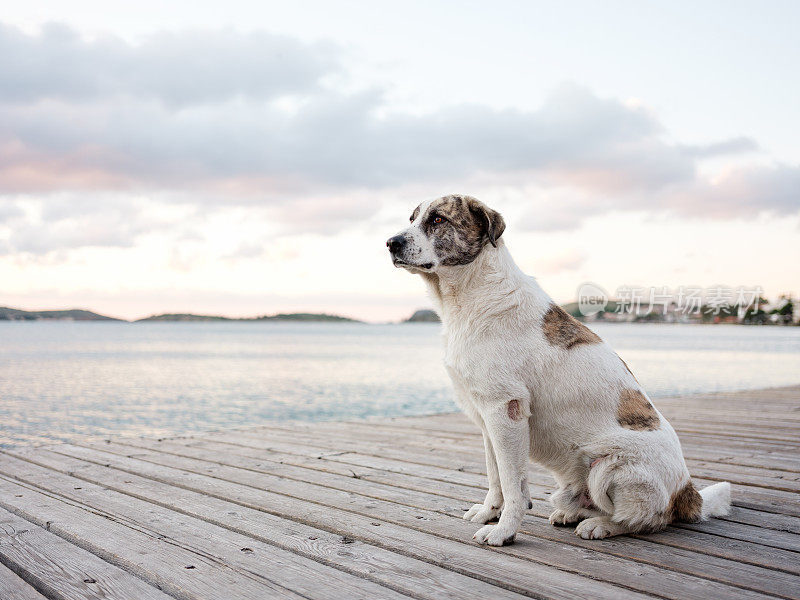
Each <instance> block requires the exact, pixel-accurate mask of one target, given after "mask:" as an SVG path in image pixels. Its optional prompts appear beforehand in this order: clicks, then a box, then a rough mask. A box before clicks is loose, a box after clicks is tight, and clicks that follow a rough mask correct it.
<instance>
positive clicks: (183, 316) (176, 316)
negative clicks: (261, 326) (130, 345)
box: [135, 313, 362, 323]
mask: <svg viewBox="0 0 800 600" xmlns="http://www.w3.org/2000/svg"><path fill="white" fill-rule="evenodd" d="M145 321H305V322H309V321H311V322H331V321H334V322H346V323H361V322H362V321H359V320H357V319H351V318H349V317H342V316H339V315H329V314H327V313H278V314H275V315H263V316H260V317H241V318H231V317H220V316H217V315H193V314H188V313H165V314H163V315H153V316H151V317H146V318H144V319H137V320H136V321H135V322H136V323H142V322H145Z"/></svg>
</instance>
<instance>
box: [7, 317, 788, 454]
mask: <svg viewBox="0 0 800 600" xmlns="http://www.w3.org/2000/svg"><path fill="white" fill-rule="evenodd" d="M593 329H595V330H596V331H597V332H598V333H599V334H600V335H601V336H602V337H603V338H604V339H605V340H606V341H608V342H609V343H610V344H611V345H612V346H613V347H614V348H615V349H616V350H617V351H618V352H619V354H620V355H621V356H622V357H623V358H624V359H625V361H626V362H627V363H628V365H629V366H630V368H631V369H632V370H633V371H634V372H635V373H636V376H637V377H638V378H639V380H640V381H641V382H642V383H643V384H644V386H645V388H646V389H647V391H648V392H649V394H650V396H651V397H653V398H658V397H659V396H665V395H670V394H682V393H691V392H709V391H716V390H736V389H746V388H758V387H768V386H780V385H790V384H797V383H800V328H798V327H742V326H735V325H731V326H727V325H717V326H714V325H708V326H705V325H663V324H653V325H634V324H599V325H594V326H593ZM450 398H451V393H450V388H449V383H448V380H447V376H446V374H445V372H444V369H443V367H442V365H441V348H440V338H439V326H438V325H435V324H404V325H362V324H342V323H237V322H233V323H225V322H221V323H216V322H212V323H135V324H134V323H103V322H68V321H56V322H0V445H6V446H7V445H15V444H23V443H38V442H45V441H48V440H69V439H70V438H73V437H76V436H85V435H92V436H98V435H108V434H146V435H168V434H178V433H184V432H192V431H202V430H208V429H216V428H222V427H236V426H241V425H253V424H257V423H260V422H262V421H266V420H268V419H302V420H320V419H341V418H353V417H367V416H372V415H411V414H422V413H435V412H442V411H449V410H454V409H455V406H454V404H453V403H452V401H451V399H450Z"/></svg>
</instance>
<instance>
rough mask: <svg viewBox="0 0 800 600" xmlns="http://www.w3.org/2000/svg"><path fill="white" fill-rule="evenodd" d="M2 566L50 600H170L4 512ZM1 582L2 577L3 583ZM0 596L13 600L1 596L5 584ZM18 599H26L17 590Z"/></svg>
mask: <svg viewBox="0 0 800 600" xmlns="http://www.w3.org/2000/svg"><path fill="white" fill-rule="evenodd" d="M0 560H2V562H3V563H5V564H6V565H9V566H10V567H12V568H13V570H14V571H15V573H17V574H18V575H20V576H22V577H24V579H25V580H26V581H28V582H30V583H31V584H32V585H33V586H35V588H36V589H38V590H41V591H42V592H43V593H44V594H46V595H47V596H51V597H57V598H63V599H65V600H67V599H71V600H90V599H98V600H100V599H103V598H106V599H107V598H116V599H119V600H124V599H129V600H167V599H168V598H169V596H167V595H166V594H165V593H164V592H162V591H160V590H158V589H156V588H155V587H153V586H151V585H148V584H147V583H145V582H144V581H142V580H141V579H138V578H136V577H134V576H133V575H131V574H130V573H127V572H125V571H123V570H122V569H119V568H117V567H115V566H113V565H110V564H108V563H106V562H104V561H103V560H101V559H100V558H98V557H97V556H95V555H93V554H91V553H90V552H87V551H86V550H83V549H81V548H78V547H77V546H74V545H72V544H70V543H69V542H67V541H65V540H63V539H61V538H60V537H58V536H57V535H54V534H52V533H50V532H49V531H46V530H45V529H43V528H42V527H39V526H38V525H35V524H33V523H31V522H29V521H26V520H25V519H22V518H21V517H18V516H17V515H14V514H12V513H10V512H8V511H6V510H3V509H0ZM3 576H4V573H3V572H0V579H2V578H3ZM15 577H16V575H15ZM26 585H27V584H26ZM28 587H30V586H28ZM20 589H22V588H21V586H20ZM31 589H33V588H31ZM0 592H2V593H0V598H2V599H3V600H6V599H8V598H11V597H12V594H11V593H10V592H8V591H3V584H0ZM15 593H19V594H20V596H19V597H20V598H24V597H25V596H23V595H22V592H21V591H19V590H18V592H15ZM36 593H37V594H38V592H36ZM31 597H33V598H38V597H40V596H38V595H33V596H31Z"/></svg>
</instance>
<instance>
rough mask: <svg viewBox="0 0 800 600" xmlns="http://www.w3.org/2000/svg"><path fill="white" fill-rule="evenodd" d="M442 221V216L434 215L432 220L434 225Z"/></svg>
mask: <svg viewBox="0 0 800 600" xmlns="http://www.w3.org/2000/svg"><path fill="white" fill-rule="evenodd" d="M442 221H444V219H442V217H436V218H435V219H434V220H433V222H434V223H435V224H436V225H438V224H439V223H441V222H442Z"/></svg>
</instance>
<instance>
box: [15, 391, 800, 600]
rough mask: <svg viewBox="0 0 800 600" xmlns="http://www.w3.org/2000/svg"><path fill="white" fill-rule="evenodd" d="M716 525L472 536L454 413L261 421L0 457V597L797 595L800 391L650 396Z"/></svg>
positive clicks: (539, 494)
mask: <svg viewBox="0 0 800 600" xmlns="http://www.w3.org/2000/svg"><path fill="white" fill-rule="evenodd" d="M656 404H657V405H658V406H659V408H660V409H661V410H662V412H663V413H664V414H665V415H666V416H667V418H669V419H670V421H671V422H672V423H673V425H674V426H675V428H676V429H677V431H678V433H679V435H680V438H681V442H682V443H683V447H684V452H685V454H686V457H687V461H688V464H689V468H690V470H691V472H692V476H693V477H694V478H695V481H696V482H697V483H698V484H699V485H700V486H705V485H707V484H710V483H712V482H715V481H730V482H731V483H732V484H733V501H734V505H735V508H734V509H733V511H732V514H731V515H730V516H729V517H726V518H725V519H716V520H713V521H710V522H707V523H700V524H692V525H689V524H682V525H677V526H674V527H670V528H669V529H668V530H667V531H664V532H662V533H658V534H654V535H643V536H635V537H619V538H612V539H608V540H602V541H586V540H582V539H580V538H578V537H577V536H575V535H574V534H573V532H572V529H569V528H555V527H552V526H550V524H549V523H548V521H547V516H548V515H549V513H550V507H549V505H548V503H547V497H548V495H549V494H550V493H551V492H552V490H553V485H552V480H551V478H550V476H549V475H547V473H545V472H544V471H542V470H541V469H538V468H531V475H530V483H531V492H532V496H533V499H534V505H533V508H532V509H531V510H530V511H529V514H528V515H527V517H526V518H525V521H524V523H523V527H522V531H521V533H520V534H519V535H518V536H517V543H516V544H514V545H513V546H506V547H503V548H489V547H481V546H478V545H476V544H475V543H474V542H472V541H471V538H472V534H473V533H474V532H475V531H476V530H477V529H478V526H477V525H475V524H472V523H468V522H465V521H464V520H462V519H461V515H462V514H463V512H464V510H465V509H467V508H468V507H469V506H471V505H472V504H473V503H475V502H481V501H482V500H483V496H484V493H485V486H486V478H485V475H484V461H483V448H482V443H481V438H480V434H479V432H478V431H477V430H476V428H475V427H474V426H472V425H471V424H469V423H468V422H467V420H466V419H465V418H464V417H463V416H461V415H458V414H447V415H436V416H427V417H407V418H396V419H380V420H370V421H368V422H347V423H331V422H328V423H314V424H296V423H274V424H269V425H265V426H261V427H252V428H247V429H240V430H234V431H220V432H212V433H204V434H201V435H195V436H192V437H182V438H176V439H164V440H155V439H139V438H136V439H133V438H125V439H113V440H109V441H103V442H86V443H76V444H59V445H52V446H48V447H38V448H26V449H10V450H7V451H5V452H3V453H0V520H2V527H1V528H0V599H2V600H17V599H19V600H27V599H33V598H37V599H41V598H59V599H62V598H63V599H76V600H85V599H88V598H104V599H109V598H127V599H131V600H150V599H154V600H155V599H157V598H158V599H163V598H170V597H172V598H182V599H183V598H197V599H201V598H202V599H220V600H236V599H239V598H247V599H254V600H263V599H265V598H273V597H274V598H297V599H299V598H307V599H330V600H334V599H336V600H339V599H350V598H365V599H370V600H372V599H379V598H437V599H438V598H464V599H474V598H487V599H495V598H497V599H505V598H509V599H510V598H523V597H533V598H591V599H600V598H608V599H615V600H616V599H618V598H643V597H658V598H676V599H680V600H687V599H698V600H699V599H703V600H705V599H707V598H767V597H780V598H798V597H800V495H798V492H800V386H796V387H790V388H780V389H770V390H759V391H748V392H739V393H725V394H713V395H704V396H692V397H678V398H672V399H661V400H659V401H658V402H657V403H656Z"/></svg>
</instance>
